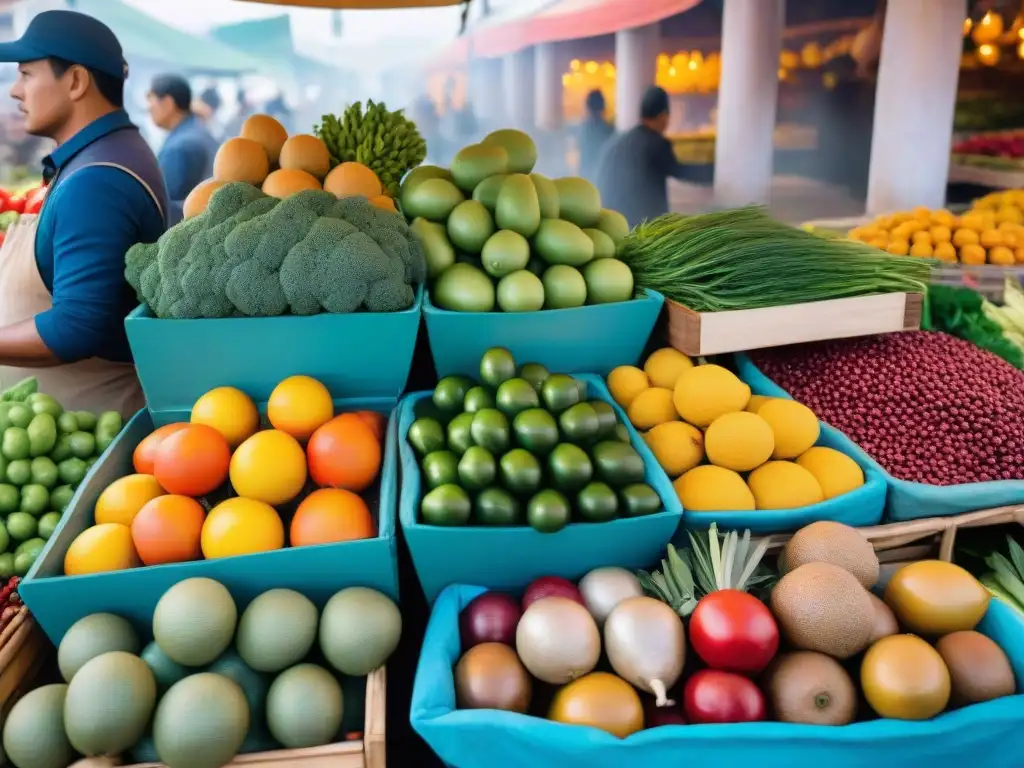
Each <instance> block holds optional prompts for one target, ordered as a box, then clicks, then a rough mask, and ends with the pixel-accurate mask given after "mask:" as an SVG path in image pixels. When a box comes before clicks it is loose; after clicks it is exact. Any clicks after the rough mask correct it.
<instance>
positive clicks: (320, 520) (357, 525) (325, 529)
mask: <svg viewBox="0 0 1024 768" xmlns="http://www.w3.org/2000/svg"><path fill="white" fill-rule="evenodd" d="M375 528H376V526H374V524H373V516H372V515H371V514H370V510H369V508H368V507H367V506H366V502H364V501H363V500H362V499H361V498H359V497H358V496H357V495H356V494H354V493H352V492H351V491H345V490H342V489H340V488H321V489H320V490H318V491H313V492H312V493H311V494H309V496H307V497H306V498H305V499H303V500H302V503H301V504H299V508H298V509H296V510H295V515H294V516H293V517H292V525H291V531H290V541H291V545H292V546H293V547H308V546H309V545H311V544H330V543H332V542H336V541H355V540H357V539H369V538H372V537H374V536H376V535H377V531H376V529H375Z"/></svg>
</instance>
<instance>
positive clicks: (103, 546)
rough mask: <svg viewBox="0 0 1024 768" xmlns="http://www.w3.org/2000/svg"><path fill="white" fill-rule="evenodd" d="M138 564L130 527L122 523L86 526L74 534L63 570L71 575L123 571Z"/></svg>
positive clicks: (65, 557)
mask: <svg viewBox="0 0 1024 768" xmlns="http://www.w3.org/2000/svg"><path fill="white" fill-rule="evenodd" d="M138 565H139V556H138V554H137V553H136V551H135V544H133V543H132V531H131V528H129V527H128V526H127V525H121V524H120V523H102V524H100V525H94V526H92V527H91V528H86V529H85V530H84V531H82V532H81V533H80V534H78V536H77V537H75V540H74V541H72V542H71V546H70V547H68V551H67V553H66V554H65V555H64V573H65V574H66V575H68V576H82V575H84V574H87V573H104V572H106V571H123V570H125V569H126V568H135V567H136V566H138Z"/></svg>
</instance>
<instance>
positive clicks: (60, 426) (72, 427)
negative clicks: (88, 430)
mask: <svg viewBox="0 0 1024 768" xmlns="http://www.w3.org/2000/svg"><path fill="white" fill-rule="evenodd" d="M79 429H81V427H79V426H78V417H77V416H75V414H73V413H72V412H71V411H64V413H62V414H61V415H60V418H59V419H57V431H58V432H60V433H61V434H62V435H70V434H71V433H72V432H77V431H78V430H79Z"/></svg>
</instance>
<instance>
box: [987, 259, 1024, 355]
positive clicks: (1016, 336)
mask: <svg viewBox="0 0 1024 768" xmlns="http://www.w3.org/2000/svg"><path fill="white" fill-rule="evenodd" d="M1004 286H1005V287H1004V288H1003V306H1001V307H1000V306H996V305H995V304H993V303H992V302H991V301H989V300H988V299H983V300H982V302H981V311H982V312H983V313H984V314H985V317H987V318H988V319H989V320H991V321H992V322H993V323H995V324H996V325H997V326H999V328H1000V330H1001V331H1002V333H1003V337H1004V338H1005V339H1006V340H1007V341H1008V342H1009V343H1010V344H1012V345H1013V346H1014V347H1016V348H1017V349H1018V350H1020V352H1021V354H1022V355H1024V289H1022V288H1021V284H1020V282H1018V281H1017V280H1016V279H1015V278H1013V277H1011V276H1009V275H1007V276H1006V279H1005V281H1004ZM997 354H998V353H997ZM1006 359H1007V360H1010V358H1006ZM1010 362H1014V361H1013V360H1010ZM1014 364H1015V365H1016V363H1014ZM1017 367H1018V368H1021V367H1024V366H1020V365H1018V366H1017Z"/></svg>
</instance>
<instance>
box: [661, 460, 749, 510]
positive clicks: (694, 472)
mask: <svg viewBox="0 0 1024 768" xmlns="http://www.w3.org/2000/svg"><path fill="white" fill-rule="evenodd" d="M672 487H673V488H675V491H676V495H677V496H679V501H680V502H681V503H682V505H683V509H688V510H691V511H693V512H733V511H750V510H753V509H754V494H752V493H751V492H750V488H748V487H747V484H746V483H745V482H743V478H742V477H740V475H739V473H738V472H733V471H732V470H731V469H725V468H724V467H716V466H714V465H713V464H703V465H701V466H699V467H694V468H693V469H691V470H690V471H689V472H687V473H686V474H684V475H682V476H681V477H679V478H677V479H676V481H675V482H674V483H672Z"/></svg>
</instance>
